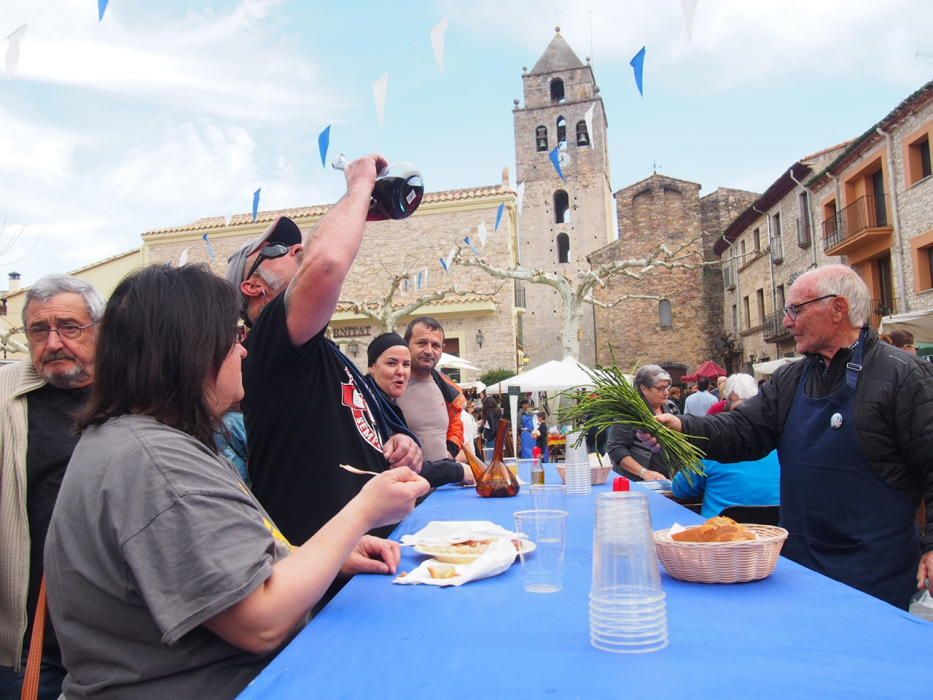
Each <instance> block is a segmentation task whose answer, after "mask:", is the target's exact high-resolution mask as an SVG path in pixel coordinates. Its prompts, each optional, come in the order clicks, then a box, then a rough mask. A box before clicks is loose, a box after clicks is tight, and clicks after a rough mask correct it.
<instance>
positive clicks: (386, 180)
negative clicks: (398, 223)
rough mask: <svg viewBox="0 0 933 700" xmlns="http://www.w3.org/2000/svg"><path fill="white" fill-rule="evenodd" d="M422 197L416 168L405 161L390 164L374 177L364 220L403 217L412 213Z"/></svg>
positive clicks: (421, 188)
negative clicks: (374, 180)
mask: <svg viewBox="0 0 933 700" xmlns="http://www.w3.org/2000/svg"><path fill="white" fill-rule="evenodd" d="M394 173H398V174H397V175H396V174H394ZM423 197H424V181H423V180H422V179H421V174H420V173H418V171H417V170H415V169H414V168H412V167H411V166H410V165H407V164H406V163H399V164H397V165H390V166H389V167H388V168H387V169H386V171H385V172H384V173H383V174H381V175H380V176H379V177H377V178H376V184H375V185H373V194H372V197H371V198H370V200H369V213H368V214H367V215H366V220H367V221H384V220H386V219H405V218H407V217H409V216H411V215H412V214H413V213H414V211H415V209H417V208H418V205H420V204H421V200H422V198H423Z"/></svg>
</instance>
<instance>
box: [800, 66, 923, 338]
mask: <svg viewBox="0 0 933 700" xmlns="http://www.w3.org/2000/svg"><path fill="white" fill-rule="evenodd" d="M931 140H933V81H931V82H928V83H927V84H926V85H924V86H923V87H921V88H920V89H919V90H917V91H916V92H914V93H913V94H912V95H910V96H909V97H907V99H905V100H904V101H903V102H901V103H900V104H899V105H897V107H895V108H894V109H893V110H892V111H891V112H890V113H889V114H888V115H887V116H885V117H884V118H883V119H882V120H881V121H880V122H878V123H877V124H875V125H873V126H872V127H871V128H869V129H868V130H867V131H866V132H865V133H864V134H862V135H861V136H859V137H858V138H857V139H855V140H854V141H853V142H852V143H851V144H849V145H848V147H847V148H846V149H845V150H844V151H843V152H842V153H840V154H839V155H838V156H837V157H836V158H835V159H834V160H833V161H832V162H831V163H829V164H828V165H827V166H826V167H825V168H824V169H823V170H821V171H820V172H818V173H817V174H816V175H814V176H813V177H812V178H811V179H810V180H809V181H808V182H807V183H806V185H807V188H809V190H810V191H811V192H812V193H813V197H812V201H813V208H814V211H813V214H814V220H815V221H820V222H821V224H820V227H819V229H818V231H819V233H820V237H821V241H820V244H821V247H822V249H823V252H824V253H825V254H826V255H833V256H842V259H843V260H844V261H845V262H847V263H848V264H849V265H852V266H853V267H854V268H855V269H856V270H858V272H859V274H860V275H861V276H862V278H863V279H864V280H865V282H866V283H867V284H868V287H869V289H870V290H871V292H872V298H873V301H872V319H871V322H872V325H874V326H875V327H877V323H878V321H880V318H881V316H884V315H888V314H892V313H902V312H906V311H917V310H921V309H930V308H933V185H931V180H933V178H931V176H930V142H931Z"/></svg>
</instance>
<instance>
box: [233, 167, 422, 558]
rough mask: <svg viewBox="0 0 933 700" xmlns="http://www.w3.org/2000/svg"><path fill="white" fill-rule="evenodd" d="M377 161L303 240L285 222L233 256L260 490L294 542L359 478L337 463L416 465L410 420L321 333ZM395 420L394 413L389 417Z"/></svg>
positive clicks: (252, 465)
mask: <svg viewBox="0 0 933 700" xmlns="http://www.w3.org/2000/svg"><path fill="white" fill-rule="evenodd" d="M385 165H386V163H385V161H384V160H383V159H382V158H381V157H379V156H369V157H367V158H361V159H359V160H356V161H354V162H353V163H351V164H350V165H349V166H348V167H347V168H346V170H345V171H344V174H345V176H346V179H347V193H346V194H345V195H344V197H343V198H342V199H341V200H340V201H339V202H337V203H336V204H335V205H334V206H332V207H331V208H330V209H329V210H328V212H327V214H326V215H325V216H324V217H323V218H322V219H321V221H320V222H319V223H318V225H317V228H316V229H315V231H314V233H313V235H308V236H307V237H303V236H302V232H301V230H300V229H299V228H298V226H297V225H296V224H295V222H293V221H292V220H291V219H288V218H286V217H280V218H278V219H276V220H275V221H274V222H273V223H272V224H271V225H270V226H269V228H268V229H266V231H265V233H263V235H262V236H260V237H259V238H258V239H256V240H254V241H250V242H249V243H246V244H245V245H243V246H241V247H240V248H239V249H238V250H237V251H236V252H235V253H234V254H233V255H232V256H231V257H230V259H229V261H228V266H227V281H228V282H230V283H231V284H232V285H233V286H234V287H235V288H236V289H237V290H238V291H239V293H240V296H241V298H242V300H243V314H242V315H243V318H244V320H245V321H246V323H247V324H248V325H249V326H251V331H250V333H249V336H248V337H247V339H246V347H247V349H248V350H249V355H248V356H247V357H246V359H245V360H244V362H243V385H244V388H245V391H246V395H245V397H244V399H243V402H242V407H243V415H244V417H245V419H246V433H247V442H248V446H249V473H250V476H251V477H252V489H253V492H254V493H255V495H256V497H257V498H258V499H259V501H260V502H261V503H262V505H263V506H264V507H265V509H266V510H267V511H268V513H269V515H270V516H271V518H272V520H273V521H274V522H275V523H276V525H277V526H278V527H279V529H280V530H281V531H282V532H283V533H284V534H285V536H286V537H287V538H288V539H289V540H290V541H291V542H292V543H293V544H295V545H301V544H303V543H304V542H305V541H306V540H308V539H310V537H311V536H312V535H314V533H315V532H317V531H318V530H319V529H320V528H321V526H323V524H324V523H326V522H327V521H328V520H330V519H331V518H332V517H333V516H334V515H336V513H337V511H339V510H340V509H341V508H342V507H343V506H344V505H346V504H347V503H348V502H349V501H350V500H351V499H352V498H353V497H354V496H355V495H356V494H357V492H359V490H360V489H361V488H362V487H363V485H364V484H365V483H366V478H365V477H361V476H360V475H358V474H351V473H349V472H347V471H344V470H343V469H341V468H340V467H339V465H341V464H349V465H351V466H354V467H357V468H359V469H365V470H368V471H374V472H382V471H385V470H386V469H388V468H392V467H403V468H410V469H412V470H414V471H416V472H420V470H421V462H422V455H421V448H420V446H419V444H418V442H417V440H416V439H415V438H414V436H413V435H412V434H411V433H410V431H408V429H407V427H404V426H401V425H399V424H397V421H396V423H395V424H393V422H392V416H390V415H387V414H386V412H385V411H382V410H381V404H379V402H378V397H377V396H374V395H373V394H372V392H371V390H370V389H369V388H368V385H367V384H366V382H365V381H364V380H363V377H362V375H361V374H360V373H359V370H357V368H356V366H355V365H354V364H353V362H352V361H351V360H349V359H348V358H346V357H345V356H344V355H343V354H342V353H341V352H340V351H339V350H338V349H337V347H336V345H335V344H334V343H333V342H332V341H331V340H329V339H328V338H326V337H325V335H324V334H325V331H326V329H327V325H328V323H329V322H330V319H331V316H332V315H333V313H334V309H335V308H336V306H337V300H338V299H339V296H340V289H341V287H342V286H343V282H344V279H345V278H346V276H347V274H348V273H349V271H350V267H351V265H352V264H353V261H354V259H355V258H356V255H357V253H358V252H359V248H360V244H361V243H362V240H363V231H364V228H365V224H366V216H367V213H368V211H369V202H370V195H371V194H372V191H373V185H374V183H375V179H376V173H377V171H378V170H380V169H381V168H384V167H385ZM393 415H394V414H393Z"/></svg>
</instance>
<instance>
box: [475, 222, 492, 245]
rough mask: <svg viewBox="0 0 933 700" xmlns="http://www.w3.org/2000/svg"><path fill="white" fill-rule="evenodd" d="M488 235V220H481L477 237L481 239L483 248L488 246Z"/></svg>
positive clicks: (477, 228)
mask: <svg viewBox="0 0 933 700" xmlns="http://www.w3.org/2000/svg"><path fill="white" fill-rule="evenodd" d="M488 235H489V234H488V233H487V232H486V222H485V221H480V222H479V226H477V227H476V237H477V238H478V239H479V244H480V245H481V246H482V247H483V248H485V247H486V239H487V237H488Z"/></svg>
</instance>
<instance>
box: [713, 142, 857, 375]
mask: <svg viewBox="0 0 933 700" xmlns="http://www.w3.org/2000/svg"><path fill="white" fill-rule="evenodd" d="M845 146H846V144H840V145H838V146H833V147H831V148H828V149H826V150H823V151H820V152H819V153H814V154H812V155H809V156H806V157H804V158H801V159H800V160H799V161H797V162H796V163H794V164H793V165H792V166H791V167H790V168H788V169H787V171H785V172H784V173H782V174H781V176H780V177H779V178H778V179H777V180H775V181H774V182H773V183H772V184H771V185H770V186H769V187H768V189H767V190H766V191H765V193H764V194H763V195H761V197H760V198H758V199H756V200H755V201H753V202H751V203H750V205H749V206H748V208H746V209H745V210H744V211H743V212H741V213H740V215H739V216H738V217H737V218H736V219H735V220H734V221H733V222H732V223H731V224H730V225H729V226H727V227H726V229H725V230H724V232H723V235H722V237H721V238H720V239H719V240H718V241H717V242H716V245H715V246H714V249H713V252H714V253H715V255H716V256H717V257H718V258H719V260H720V261H721V272H722V280H723V289H724V294H723V297H722V300H723V301H722V312H723V318H724V319H725V326H724V328H725V330H726V332H727V333H728V341H729V342H726V343H724V346H723V349H724V351H725V352H724V354H723V363H725V364H724V366H726V365H728V366H727V369H731V370H733V371H743V372H749V373H751V372H752V364H753V363H758V362H767V361H769V360H775V359H778V358H780V357H785V356H793V354H794V341H793V337H792V336H791V335H790V333H788V332H787V331H786V329H785V328H784V325H783V319H784V313H783V308H784V296H785V293H786V291H787V289H788V288H789V287H790V285H791V283H792V282H793V280H794V279H796V277H797V275H799V274H800V273H801V272H803V271H805V270H808V269H811V268H813V267H816V266H817V265H824V264H827V263H830V262H838V261H839V258H835V257H831V256H826V255H825V254H824V253H823V251H822V249H821V247H820V246H819V245H818V241H815V239H816V238H818V237H817V236H815V234H814V227H813V219H812V216H811V213H810V195H809V193H808V191H807V190H806V188H805V187H804V185H803V181H804V180H805V179H806V178H807V177H809V176H810V175H811V174H812V173H813V172H814V171H815V170H818V169H820V168H822V167H824V166H825V165H826V164H827V163H829V162H830V161H832V159H833V157H834V156H836V155H838V154H839V153H840V152H841V151H842V150H843V148H845ZM814 243H816V244H814Z"/></svg>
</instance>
